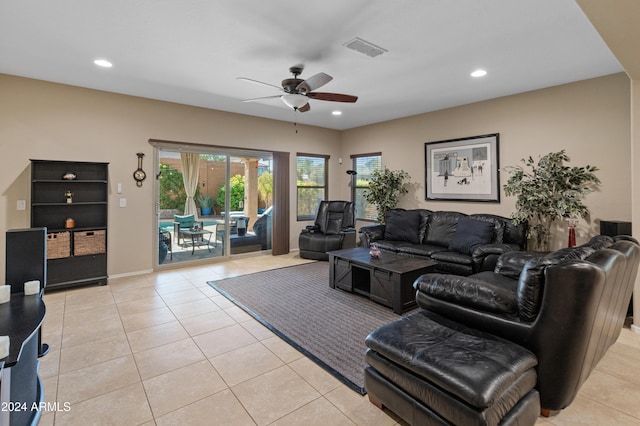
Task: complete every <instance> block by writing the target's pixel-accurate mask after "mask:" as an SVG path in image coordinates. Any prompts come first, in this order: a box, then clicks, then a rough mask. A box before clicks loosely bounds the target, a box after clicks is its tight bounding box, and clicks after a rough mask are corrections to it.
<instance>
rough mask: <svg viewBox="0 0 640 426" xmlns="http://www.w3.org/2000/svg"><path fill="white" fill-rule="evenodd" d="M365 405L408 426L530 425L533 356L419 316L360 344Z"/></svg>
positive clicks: (536, 409) (535, 411) (534, 410)
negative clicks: (363, 353)
mask: <svg viewBox="0 0 640 426" xmlns="http://www.w3.org/2000/svg"><path fill="white" fill-rule="evenodd" d="M365 342H366V344H367V347H368V349H367V352H366V361H367V363H368V364H369V365H368V366H367V367H366V369H365V389H366V390H367V392H368V393H369V398H370V400H371V402H373V403H374V404H376V405H378V406H379V407H382V406H386V407H387V408H389V409H390V410H391V411H393V412H395V413H396V414H397V415H399V416H400V417H402V419H404V420H405V421H406V422H408V423H409V424H413V425H418V424H420V425H423V424H443V425H451V424H453V425H465V426H466V425H515V424H517V425H533V424H535V422H536V419H537V418H538V415H539V414H540V400H539V396H538V392H537V391H536V390H535V389H534V386H535V384H536V380H537V375H536V371H535V366H536V365H537V359H536V357H535V355H534V354H533V353H531V352H530V351H528V350H527V349H525V348H522V347H521V346H518V345H516V344H514V343H511V342H508V341H506V340H504V339H501V338H498V337H495V336H493V335H491V334H488V333H484V332H481V331H478V330H475V329H472V328H469V327H466V326H463V325H461V324H458V323H456V322H453V321H450V320H448V319H445V318H443V317H441V316H439V315H436V314H434V313H432V312H429V311H426V310H421V311H419V312H416V313H413V314H411V315H408V316H406V317H404V318H401V319H399V320H398V321H395V322H392V323H390V324H387V325H384V326H382V327H380V328H379V329H377V330H375V331H373V332H372V333H371V334H369V336H367V338H366V341H365Z"/></svg>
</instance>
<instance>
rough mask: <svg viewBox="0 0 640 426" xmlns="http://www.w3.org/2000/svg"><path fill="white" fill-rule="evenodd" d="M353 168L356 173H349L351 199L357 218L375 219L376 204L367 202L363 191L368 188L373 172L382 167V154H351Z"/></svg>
mask: <svg viewBox="0 0 640 426" xmlns="http://www.w3.org/2000/svg"><path fill="white" fill-rule="evenodd" d="M351 159H352V161H353V170H355V172H356V173H357V174H355V175H351V201H353V202H354V203H355V205H356V216H357V219H358V220H371V221H375V220H376V218H377V217H378V212H377V210H376V206H375V205H373V204H370V203H368V202H367V201H366V200H365V198H364V194H363V193H364V191H365V190H367V189H369V182H370V181H371V177H372V175H373V172H375V171H376V170H381V169H382V154H381V153H379V152H377V153H371V154H359V155H352V156H351Z"/></svg>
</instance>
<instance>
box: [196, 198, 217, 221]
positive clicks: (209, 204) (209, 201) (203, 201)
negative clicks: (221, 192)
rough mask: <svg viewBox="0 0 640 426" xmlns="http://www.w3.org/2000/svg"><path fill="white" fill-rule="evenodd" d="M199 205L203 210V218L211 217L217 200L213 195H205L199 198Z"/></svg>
mask: <svg viewBox="0 0 640 426" xmlns="http://www.w3.org/2000/svg"><path fill="white" fill-rule="evenodd" d="M198 204H200V208H201V209H202V215H203V216H210V215H211V212H212V210H213V205H214V204H215V200H214V199H213V197H212V196H211V195H203V196H201V197H198Z"/></svg>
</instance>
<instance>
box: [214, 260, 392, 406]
mask: <svg viewBox="0 0 640 426" xmlns="http://www.w3.org/2000/svg"><path fill="white" fill-rule="evenodd" d="M208 284H209V285H210V286H211V287H213V288H214V289H216V290H217V291H219V292H220V293H222V294H223V295H224V296H225V297H226V298H227V299H229V300H230V301H232V302H233V303H235V304H236V305H238V306H239V307H240V308H242V309H243V310H244V311H246V312H247V313H248V314H249V315H251V316H253V317H254V318H255V319H257V320H258V321H260V322H261V323H262V324H264V325H265V326H266V327H267V328H269V329H270V330H271V331H273V332H274V333H275V334H277V335H278V336H280V337H281V338H282V339H284V340H285V341H287V342H288V343H289V344H291V345H293V346H294V347H295V348H296V349H298V350H299V351H301V352H302V353H304V354H305V355H306V356H307V357H309V358H310V359H311V360H313V361H314V362H315V363H317V364H318V365H320V366H321V367H322V368H324V369H325V370H327V371H328V372H329V373H331V374H333V375H334V376H335V377H336V378H338V379H339V380H340V381H342V382H343V383H345V384H346V385H347V386H349V387H351V388H352V389H353V390H355V391H356V392H359V393H360V394H362V395H364V394H365V393H366V392H365V390H364V368H365V362H364V352H365V349H366V346H365V344H364V339H365V337H366V336H367V335H368V334H369V333H370V332H371V331H373V330H375V329H376V328H378V327H380V326H382V325H384V324H387V323H389V322H392V321H395V320H397V319H398V318H400V316H399V315H397V314H394V313H393V311H392V310H391V308H386V307H384V306H382V305H379V304H377V303H375V302H372V301H371V300H369V299H368V298H366V297H363V296H360V295H357V294H352V293H348V292H345V291H342V290H339V289H332V288H330V287H329V264H328V263H327V262H314V263H308V264H304V265H298V266H291V267H286V268H281V269H275V270H271V271H266V272H259V273H254V274H248V275H242V276H239V277H234V278H227V279H224V280H219V281H209V282H208Z"/></svg>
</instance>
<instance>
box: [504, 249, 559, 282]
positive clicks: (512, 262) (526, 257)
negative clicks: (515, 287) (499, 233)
mask: <svg viewBox="0 0 640 426" xmlns="http://www.w3.org/2000/svg"><path fill="white" fill-rule="evenodd" d="M547 254H548V253H546V252H537V251H508V252H506V253H504V254H502V255H500V257H498V261H497V262H496V266H495V269H494V272H495V273H496V274H500V275H504V276H505V277H509V278H512V279H514V280H517V279H518V278H519V277H520V273H521V272H522V270H523V269H524V266H525V265H526V264H527V262H528V261H530V260H537V259H542V258H543V257H545V256H546V255H547Z"/></svg>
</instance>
